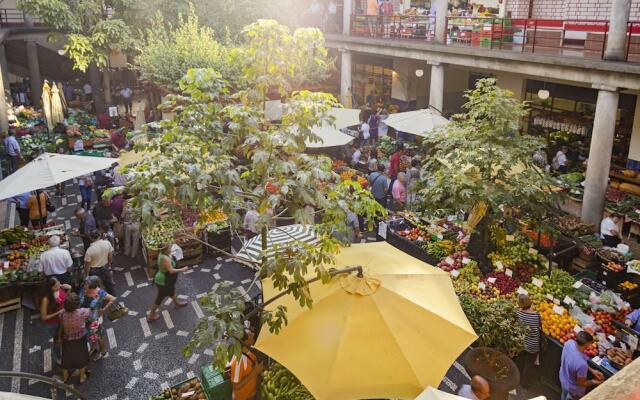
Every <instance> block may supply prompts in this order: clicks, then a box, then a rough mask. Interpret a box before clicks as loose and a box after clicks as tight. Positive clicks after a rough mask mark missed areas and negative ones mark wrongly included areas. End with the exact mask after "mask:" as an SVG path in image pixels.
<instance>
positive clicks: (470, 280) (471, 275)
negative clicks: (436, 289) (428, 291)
mask: <svg viewBox="0 0 640 400" xmlns="http://www.w3.org/2000/svg"><path fill="white" fill-rule="evenodd" d="M458 272H459V273H460V274H459V275H458V277H457V278H455V279H454V280H453V288H454V289H455V291H456V293H458V294H461V293H464V292H469V291H470V290H471V288H472V287H477V286H478V283H480V268H478V263H477V262H475V261H471V262H470V263H469V264H467V265H465V266H463V267H462V268H461V269H459V270H458Z"/></svg>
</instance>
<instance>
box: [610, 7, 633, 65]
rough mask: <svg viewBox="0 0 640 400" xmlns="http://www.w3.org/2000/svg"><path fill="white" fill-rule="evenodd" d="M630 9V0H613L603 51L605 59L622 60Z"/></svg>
mask: <svg viewBox="0 0 640 400" xmlns="http://www.w3.org/2000/svg"><path fill="white" fill-rule="evenodd" d="M630 11H631V0H613V3H612V4H611V15H610V16H609V35H608V37H607V47H606V49H605V52H604V59H605V60H611V61H624V59H625V52H626V43H627V28H628V25H629V12H630Z"/></svg>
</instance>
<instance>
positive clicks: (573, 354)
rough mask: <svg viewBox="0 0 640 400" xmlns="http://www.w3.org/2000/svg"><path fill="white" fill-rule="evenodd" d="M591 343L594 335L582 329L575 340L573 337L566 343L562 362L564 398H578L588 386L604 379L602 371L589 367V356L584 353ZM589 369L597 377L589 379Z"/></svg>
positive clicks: (563, 399) (599, 382) (561, 381)
mask: <svg viewBox="0 0 640 400" xmlns="http://www.w3.org/2000/svg"><path fill="white" fill-rule="evenodd" d="M591 343H593V336H591V335H590V334H588V333H587V332H585V331H581V332H578V334H577V335H576V339H575V340H573V339H571V340H569V341H567V342H566V343H565V344H564V347H563V348H562V358H561V363H560V384H561V386H562V397H561V399H562V400H578V399H579V398H581V397H582V396H584V394H585V392H586V389H587V388H588V387H591V386H597V385H599V384H601V383H602V382H603V381H604V375H602V372H600V371H597V370H595V369H592V368H589V364H588V362H587V360H588V359H589V357H588V356H587V355H585V354H584V350H585V349H586V348H587V346H589V345H590V344H591ZM589 371H590V372H591V373H592V374H593V376H594V377H595V379H588V376H587V375H588V373H589Z"/></svg>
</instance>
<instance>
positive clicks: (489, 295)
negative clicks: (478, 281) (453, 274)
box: [467, 284, 500, 302]
mask: <svg viewBox="0 0 640 400" xmlns="http://www.w3.org/2000/svg"><path fill="white" fill-rule="evenodd" d="M467 293H469V294H470V295H471V296H473V297H475V298H477V299H481V300H484V301H489V302H491V301H495V300H498V299H499V298H500V290H499V289H498V288H497V287H495V286H493V285H487V284H485V287H484V289H480V287H478V285H476V286H472V287H470V288H469V290H468V291H467Z"/></svg>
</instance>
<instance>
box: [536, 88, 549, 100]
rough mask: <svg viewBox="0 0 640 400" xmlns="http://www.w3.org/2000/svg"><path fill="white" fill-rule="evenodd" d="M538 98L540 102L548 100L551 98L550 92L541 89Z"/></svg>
mask: <svg viewBox="0 0 640 400" xmlns="http://www.w3.org/2000/svg"><path fill="white" fill-rule="evenodd" d="M538 98H539V99H540V100H546V99H548V98H549V91H548V90H546V89H540V90H538Z"/></svg>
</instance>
